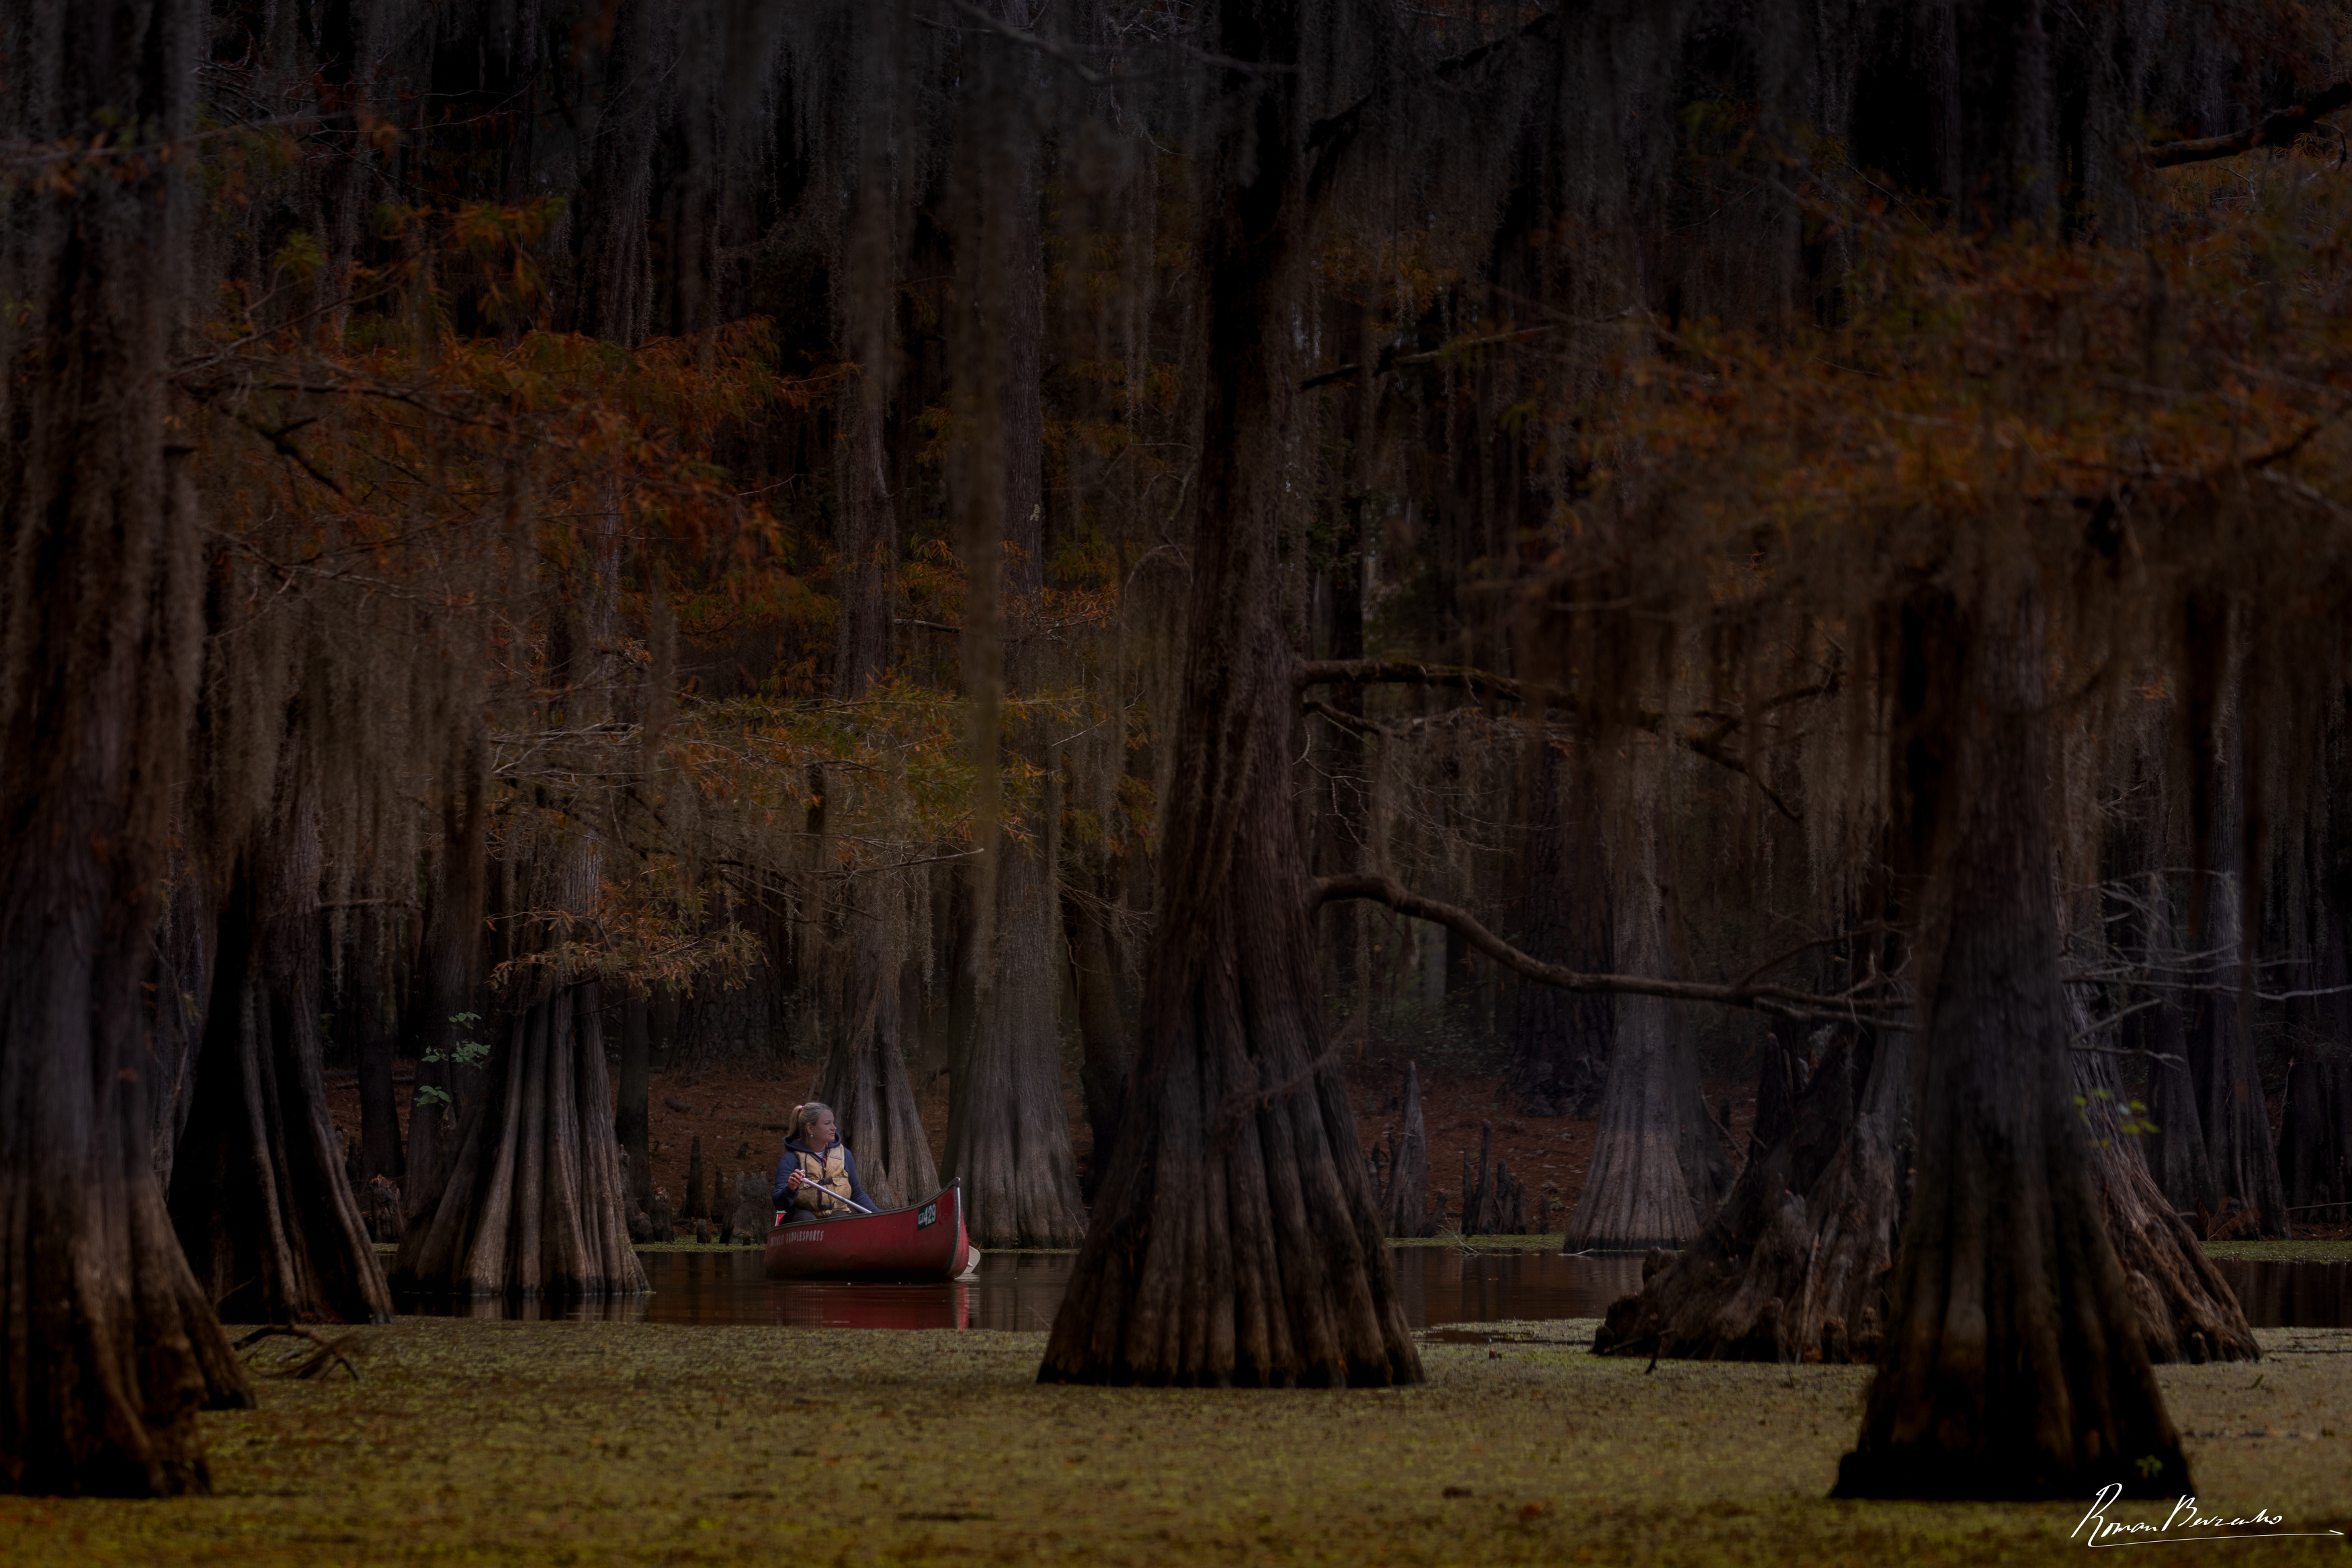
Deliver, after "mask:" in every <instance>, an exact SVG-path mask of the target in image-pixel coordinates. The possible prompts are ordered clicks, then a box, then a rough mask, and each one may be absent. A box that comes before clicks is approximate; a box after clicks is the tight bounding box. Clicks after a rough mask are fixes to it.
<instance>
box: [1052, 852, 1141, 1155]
mask: <svg viewBox="0 0 2352 1568" xmlns="http://www.w3.org/2000/svg"><path fill="white" fill-rule="evenodd" d="M1091 880H1092V881H1093V883H1094V892H1095V893H1096V894H1097V896H1098V897H1100V898H1101V899H1102V900H1103V902H1104V903H1106V904H1109V903H1114V902H1116V900H1117V897H1118V886H1117V884H1116V883H1114V882H1113V880H1112V879H1111V877H1110V876H1109V875H1108V874H1107V873H1097V874H1096V875H1095V876H1094V877H1093V878H1092V879H1091ZM1062 927H1063V934H1064V936H1066V937H1067V938H1068V941H1069V944H1070V969H1071V977H1072V979H1073V981H1074V982H1075V988H1076V992H1077V999H1078V1043H1079V1047H1080V1050H1081V1051H1082V1052H1083V1055H1082V1057H1081V1059H1080V1061H1079V1065H1078V1088H1079V1092H1081V1093H1082V1094H1084V1095H1085V1097H1086V1107H1087V1126H1088V1128H1089V1129H1090V1130H1091V1131H1092V1133H1093V1134H1094V1155H1093V1158H1092V1160H1091V1161H1090V1162H1089V1165H1088V1168H1087V1175H1086V1183H1085V1196H1086V1197H1087V1198H1088V1199H1091V1198H1092V1197H1094V1194H1095V1191H1096V1190H1097V1188H1099V1187H1100V1186H1102V1174H1103V1169H1104V1167H1105V1166H1108V1164H1109V1163H1110V1152H1111V1150H1112V1149H1113V1148H1114V1147H1116V1146H1117V1145H1118V1124H1119V1120H1120V1118H1121V1116H1122V1115H1124V1114H1125V1112H1126V1107H1127V1086H1128V1080H1129V1078H1131V1077H1132V1076H1133V1075H1134V1071H1135V1042H1134V1040H1132V1039H1131V1038H1130V1037H1129V1033H1128V1028H1127V1020H1126V1019H1125V1018H1124V1017H1123V1016H1122V1015H1121V1013H1120V1011H1119V1006H1118V973H1117V966H1118V959H1117V958H1115V957H1114V956H1112V950H1111V938H1110V933H1109V932H1108V929H1106V923H1105V921H1104V919H1103V916H1102V914H1101V912H1100V910H1099V909H1098V908H1097V906H1096V905H1094V904H1091V903H1089V902H1087V901H1086V900H1083V899H1079V898H1075V897H1067V896H1066V897H1065V898H1064V899H1063V900H1062Z"/></svg>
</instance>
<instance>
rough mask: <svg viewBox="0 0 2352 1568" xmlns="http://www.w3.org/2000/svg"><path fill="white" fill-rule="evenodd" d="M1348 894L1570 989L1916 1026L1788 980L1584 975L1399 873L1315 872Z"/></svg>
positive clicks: (1325, 898)
mask: <svg viewBox="0 0 2352 1568" xmlns="http://www.w3.org/2000/svg"><path fill="white" fill-rule="evenodd" d="M1342 898H1366V899H1370V900H1372V901H1373V902H1375V903H1378V904H1387V905H1388V906H1389V907H1390V908H1391V909H1393V910H1395V911H1396V912H1397V913H1398V914H1399V915H1411V916H1412V918H1414V919H1415V920H1427V921H1432V922H1434V923H1435V924H1437V925H1443V926H1445V927H1446V928H1447V929H1449V930H1452V931H1456V932H1459V933H1460V934H1461V936H1462V937H1463V939H1464V940H1465V941H1466V942H1468V943H1469V944H1470V946H1473V947H1475V948H1476V949H1477V950H1478V951H1479V952H1481V953H1484V954H1486V956H1488V957H1489V958H1492V959H1493V960H1495V962H1496V963H1497V964H1500V965H1502V966H1503V967H1505V968H1507V969H1509V970H1511V971H1513V972H1514V973H1517V974H1520V975H1524V976H1526V977H1528V979H1530V980H1536V981H1539V982H1541V983H1542V984H1544V985H1547V986H1558V987H1559V988H1560V989H1562V990H1565V991H1596V992H1607V993H1610V994H1612V995H1617V996H1635V997H1664V998H1666V999H1667V1000H1669V1001H1677V1002H1714V1003H1717V1004H1718V1005H1719V1006H1723V1007H1732V1008H1753V1009H1756V1010H1757V1011H1759V1012H1766V1013H1772V1014H1775V1015H1777V1016H1779V1017H1781V1018H1789V1019H1803V1020H1807V1021H1813V1022H1821V1023H1867V1024H1874V1025H1876V1026H1877V1027H1878V1028H1880V1029H1904V1028H1908V1027H1909V1022H1908V1020H1907V1019H1904V1018H1900V1017H1893V1016H1889V1015H1887V1014H1885V1013H1884V1012H1880V1011H1877V1010H1874V1009H1865V1008H1864V1007H1862V1006H1859V1005H1855V1004H1852V1003H1841V1002H1840V1001H1839V999H1838V998H1834V997H1822V996H1816V995H1814V994H1813V993H1811V992H1810V991H1797V990H1790V989H1789V988H1787V987H1784V986H1755V985H1738V986H1717V985H1709V984H1706V983H1705V982H1704V981H1698V980H1653V979H1649V978H1647V977H1643V976H1640V975H1586V974H1580V973H1579V972H1578V971H1576V970H1574V969H1569V968H1563V967H1560V966H1559V965H1558V964H1547V963H1545V962H1544V961H1543V960H1542V959H1540V958H1536V957H1531V956H1528V954H1525V953H1522V952H1521V951H1519V950H1518V949H1517V947H1514V946H1511V945H1510V944H1509V943H1508V942H1506V941H1504V940H1503V939H1502V938H1501V937H1500V936H1496V935H1495V934H1494V933H1493V932H1492V931H1489V930H1487V929H1486V926H1485V925H1483V924H1482V923H1481V922H1480V921H1479V919H1478V917H1477V916H1476V915H1472V914H1471V913H1470V912H1469V911H1468V910H1466V909H1463V908H1460V907H1458V906H1457V905H1454V904H1441V903H1439V902H1438V901H1437V900H1436V899H1433V898H1424V897H1423V896H1422V895H1421V894H1417V893H1414V892H1412V890H1411V889H1409V888H1407V887H1406V886H1405V885H1404V884H1403V883H1401V882H1398V881H1397V880H1396V879H1395V878H1394V877H1391V876H1383V875H1381V874H1379V873H1356V874H1353V875H1348V876H1326V877H1318V878H1317V879H1316V881H1315V883H1314V890H1313V900H1314V902H1315V903H1316V904H1318V905H1319V904H1328V903H1330V902H1331V901H1332V900H1334V899H1342Z"/></svg>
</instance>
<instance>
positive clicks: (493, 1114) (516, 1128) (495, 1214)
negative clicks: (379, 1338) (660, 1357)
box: [393, 973, 646, 1297]
mask: <svg viewBox="0 0 2352 1568" xmlns="http://www.w3.org/2000/svg"><path fill="white" fill-rule="evenodd" d="M529 983H530V986H531V991H530V994H529V995H528V996H527V997H526V998H525V1000H524V1003H523V1005H522V1006H520V1007H519V1008H518V1009H516V1012H515V1017H514V1021H513V1025H512V1027H511V1029H510V1030H509V1031H507V1032H506V1035H505V1038H504V1039H503V1040H502V1041H501V1049H500V1050H499V1053H498V1054H497V1055H496V1056H495V1057H493V1059H492V1060H491V1062H490V1064H489V1070H488V1072H487V1073H485V1075H484V1079H485V1082H484V1084H483V1092H482V1096H481V1103H479V1105H478V1106H477V1107H475V1108H472V1109H470V1110H468V1112H467V1115H466V1119H465V1124H464V1132H463V1135H462V1137H461V1140H460V1142H459V1145H458V1148H457V1161H456V1167H455V1169H454V1170H453V1171H452V1173H451V1175H450V1178H449V1183H448V1186H447V1187H446V1190H445V1191H444V1192H443V1193H442V1195H441V1200H440V1202H439V1204H438V1205H437V1206H436V1208H435V1209H434V1211H433V1214H432V1218H431V1221H430V1223H429V1224H425V1225H417V1226H412V1227H410V1228H408V1229H407V1230H406V1231H405V1232H404V1234H403V1235H402V1237H401V1241H400V1251H399V1254H398V1255H397V1257H395V1259H394V1263H393V1279H394V1281H395V1282H396V1283H397V1284H398V1285H399V1286H400V1287H401V1288H402V1289H404V1290H416V1291H436V1292H446V1293H448V1294H451V1295H458V1296H493V1295H508V1294H519V1295H525V1296H558V1297H562V1296H599V1295H637V1294H642V1293H643V1292H644V1291H646V1274H645V1269H644V1267H643V1266H642V1265H641V1264H639V1263H638V1261H637V1257H636V1254H635V1252H633V1251H631V1250H630V1247H629V1227H628V1210H627V1207H626V1203H625V1196H624V1194H623V1192H622V1190H621V1162H620V1159H619V1157H618V1155H617V1154H616V1153H615V1149H616V1145H615V1144H614V1140H613V1136H612V1131H611V1129H612V1124H613V1123H612V1116H613V1092H612V1082H611V1080H610V1079H609V1078H607V1077H606V1076H605V1071H604V1004H603V1000H602V998H601V996H600V995H599V991H600V988H599V987H598V985H597V984H596V983H595V982H594V981H580V980H574V979H572V978H570V977H566V976H563V975H562V974H560V973H548V974H544V975H541V976H539V977H535V978H534V979H532V980H531V981H530V982H529Z"/></svg>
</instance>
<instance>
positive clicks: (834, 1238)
mask: <svg viewBox="0 0 2352 1568" xmlns="http://www.w3.org/2000/svg"><path fill="white" fill-rule="evenodd" d="M979 1262H980V1253H979V1252H978V1251H977V1250H976V1249H974V1248H973V1247H972V1245H971V1242H970V1240H969V1239H967V1238H966V1237H965V1235H964V1225H963V1183H962V1182H961V1181H956V1182H950V1183H949V1184H948V1186H947V1187H946V1188H945V1189H944V1190H943V1191H941V1192H940V1194H939V1196H937V1197H932V1198H930V1199H929V1200H927V1201H925V1202H923V1203H919V1204H917V1205H915V1206H914V1207H911V1208H893V1209H888V1210H886V1211H885V1212H883V1213H880V1214H855V1213H853V1214H849V1215H846V1216H828V1217H826V1218H823V1219H814V1218H811V1219H795V1220H793V1222H792V1223H791V1224H789V1225H779V1226H777V1227H776V1228H774V1229H773V1230H771V1231H770V1232H768V1256H767V1274H768V1278H769V1279H771V1280H914V1281H923V1280H952V1279H954V1278H955V1277H956V1276H957V1275H959V1274H961V1273H963V1272H965V1271H966V1270H969V1269H971V1268H972V1267H974V1266H976V1265H977V1264H978V1263H979Z"/></svg>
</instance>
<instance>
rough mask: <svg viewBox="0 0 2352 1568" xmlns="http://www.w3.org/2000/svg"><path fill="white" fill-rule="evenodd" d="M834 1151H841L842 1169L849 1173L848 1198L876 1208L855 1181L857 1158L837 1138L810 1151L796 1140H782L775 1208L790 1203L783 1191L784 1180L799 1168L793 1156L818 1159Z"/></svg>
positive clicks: (788, 1196) (863, 1184)
mask: <svg viewBox="0 0 2352 1568" xmlns="http://www.w3.org/2000/svg"><path fill="white" fill-rule="evenodd" d="M835 1149H841V1164H842V1167H843V1168H844V1169H845V1170H846V1171H848V1173H849V1196H850V1197H853V1198H855V1199H856V1201H857V1202H859V1203H862V1204H864V1205H865V1206H866V1207H868V1208H874V1207H878V1206H877V1204H876V1203H875V1201H874V1200H873V1199H872V1198H871V1197H867V1196H866V1184H865V1183H864V1182H862V1181H860V1180H858V1179H857V1156H856V1155H853V1154H851V1153H850V1152H849V1151H848V1150H847V1149H845V1148H842V1143H841V1140H840V1139H839V1138H835V1139H834V1141H833V1142H831V1143H829V1144H827V1145H825V1146H824V1148H823V1149H822V1150H818V1149H812V1148H810V1147H809V1146H808V1145H806V1144H803V1143H802V1142H801V1141H800V1140H799V1139H798V1138H786V1139H785V1140H784V1155H783V1158H782V1159H780V1160H778V1161H777V1162H776V1180H775V1191H774V1198H775V1206H776V1207H778V1208H779V1209H781V1208H782V1207H785V1205H786V1204H787V1203H788V1202H789V1201H790V1195H788V1194H787V1193H786V1192H785V1191H784V1178H785V1177H786V1176H790V1175H792V1174H793V1172H794V1171H795V1170H798V1169H799V1168H800V1162H799V1161H798V1160H796V1159H794V1158H793V1155H795V1154H803V1155H808V1156H809V1157H810V1158H811V1159H820V1158H822V1157H823V1156H824V1155H829V1154H831V1153H833V1151H834V1150H835Z"/></svg>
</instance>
